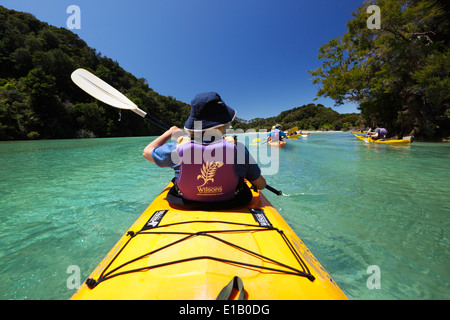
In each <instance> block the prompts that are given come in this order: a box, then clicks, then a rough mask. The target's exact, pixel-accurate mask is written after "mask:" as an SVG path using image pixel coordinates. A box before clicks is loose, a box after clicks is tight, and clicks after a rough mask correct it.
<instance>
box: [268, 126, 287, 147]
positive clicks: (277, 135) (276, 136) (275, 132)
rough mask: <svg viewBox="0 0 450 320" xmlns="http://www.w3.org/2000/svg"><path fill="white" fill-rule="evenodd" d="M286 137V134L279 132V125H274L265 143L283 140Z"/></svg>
mask: <svg viewBox="0 0 450 320" xmlns="http://www.w3.org/2000/svg"><path fill="white" fill-rule="evenodd" d="M285 137H287V135H286V133H285V132H284V131H282V130H281V124H278V123H277V124H276V125H274V126H273V127H272V131H270V133H269V135H268V136H267V142H270V141H273V142H276V141H281V140H283V138H285Z"/></svg>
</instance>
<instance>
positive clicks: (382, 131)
mask: <svg viewBox="0 0 450 320" xmlns="http://www.w3.org/2000/svg"><path fill="white" fill-rule="evenodd" d="M378 135H379V136H380V138H386V136H387V131H386V129H385V128H381V129H380V132H379V133H378Z"/></svg>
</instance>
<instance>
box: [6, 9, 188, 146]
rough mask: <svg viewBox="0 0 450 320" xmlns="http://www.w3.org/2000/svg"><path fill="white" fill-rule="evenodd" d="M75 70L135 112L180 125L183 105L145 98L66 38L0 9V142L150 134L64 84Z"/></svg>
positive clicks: (131, 117) (108, 63)
mask: <svg viewBox="0 0 450 320" xmlns="http://www.w3.org/2000/svg"><path fill="white" fill-rule="evenodd" d="M79 67H82V68H86V69H88V70H90V71H92V72H94V73H95V74H96V75H97V76H99V77H101V78H102V79H104V80H105V81H106V82H108V83H110V84H111V85H112V86H114V87H116V88H117V89H118V90H119V91H121V92H123V93H125V94H126V95H127V96H128V97H129V98H130V99H131V100H133V101H134V102H135V103H136V104H137V105H138V106H139V107H140V108H141V109H143V110H144V111H147V112H150V113H151V114H152V115H153V116H154V117H156V118H158V119H160V120H161V121H163V122H165V123H168V124H170V125H178V126H181V125H183V124H184V122H185V120H186V119H187V116H188V114H189V105H187V104H186V103H183V102H180V101H177V100H176V99H174V98H173V97H170V96H169V97H165V96H162V95H159V94H158V93H156V92H155V91H153V90H152V89H151V88H150V87H149V86H148V84H147V82H146V80H145V79H137V78H136V77H134V76H133V75H132V74H131V73H129V72H126V71H125V70H124V69H122V68H121V67H120V66H119V63H118V62H116V61H113V60H112V59H110V58H108V57H104V56H102V55H101V54H100V53H98V52H97V51H96V50H95V49H93V48H90V47H89V46H87V45H86V43H85V42H84V41H83V40H82V39H80V38H79V37H78V36H77V35H76V34H74V33H73V32H71V31H69V30H67V29H64V28H56V27H53V26H50V25H48V24H46V23H43V22H41V21H39V20H37V19H36V18H34V17H33V16H32V15H31V14H27V13H21V12H16V11H13V10H8V9H6V8H4V7H2V6H0V140H15V139H53V138H84V137H115V136H139V135H155V134H159V133H161V130H160V129H159V128H158V127H155V126H154V125H152V124H151V123H148V122H146V121H142V119H141V118H140V117H139V116H137V115H136V114H134V113H133V112H126V111H124V112H122V113H119V110H118V109H114V108H111V107H108V106H105V105H104V104H102V103H100V102H98V101H97V100H95V99H93V98H91V97H90V96H88V95H87V94H85V93H84V92H83V91H81V90H80V89H79V88H78V87H76V86H75V85H74V84H73V83H72V81H71V78H70V74H71V73H72V71H74V70H75V69H77V68H79Z"/></svg>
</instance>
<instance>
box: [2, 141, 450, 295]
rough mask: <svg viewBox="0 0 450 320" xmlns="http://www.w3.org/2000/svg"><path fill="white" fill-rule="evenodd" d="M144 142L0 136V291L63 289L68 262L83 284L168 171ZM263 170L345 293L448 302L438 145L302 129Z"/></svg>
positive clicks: (445, 199)
mask: <svg viewBox="0 0 450 320" xmlns="http://www.w3.org/2000/svg"><path fill="white" fill-rule="evenodd" d="M153 138H154V137H153ZM153 138H152V137H140V138H117V139H90V140H53V141H30V142H0V232H1V238H0V299H68V298H70V297H71V295H72V294H73V293H74V291H75V290H74V289H69V288H68V287H67V279H68V278H69V277H70V276H71V275H72V273H71V272H69V273H68V272H67V271H68V267H70V266H78V267H79V268H80V271H81V281H84V279H85V278H86V277H87V276H88V275H89V273H90V272H91V271H92V270H93V269H94V268H95V266H96V265H97V264H98V263H99V262H100V260H101V259H102V258H103V257H104V256H105V255H106V253H107V252H108V251H109V250H110V249H111V248H112V247H113V245H114V244H115V243H116V242H117V240H118V239H119V238H120V237H121V236H122V235H123V234H124V233H125V232H126V231H127V228H128V227H129V226H130V225H131V224H132V223H133V222H134V221H135V220H136V219H137V218H138V217H139V215H140V214H141V213H142V211H144V210H145V208H146V207H147V206H148V205H149V203H150V202H151V201H152V200H153V199H154V198H155V197H156V196H157V195H158V194H159V193H160V191H161V190H162V189H163V187H164V186H165V185H166V184H167V183H168V182H169V180H170V179H171V178H172V175H173V173H172V171H171V169H159V168H157V167H156V166H155V165H153V164H151V163H149V162H148V161H146V160H144V159H143V158H142V150H143V149H144V147H145V146H146V145H147V144H148V143H149V141H150V140H152V139H153ZM243 138H244V137H242V136H241V137H240V139H241V140H245V139H243ZM251 140H252V139H251V138H250V139H248V138H247V140H246V141H247V143H248V142H249V141H250V142H251ZM266 178H267V181H268V183H269V184H270V185H272V186H273V187H275V188H278V189H281V190H282V191H283V192H284V193H285V194H288V195H289V196H287V197H277V196H275V195H274V194H272V193H270V192H268V191H264V194H265V195H266V196H267V197H268V198H269V200H270V201H271V202H272V204H273V205H274V206H275V208H276V209H277V210H279V212H280V213H281V214H282V215H283V217H284V218H285V220H286V221H287V222H288V223H289V224H290V225H291V227H292V228H293V229H294V230H295V231H296V233H297V234H298V236H299V237H300V238H301V239H302V240H303V241H304V242H305V244H306V245H307V246H308V247H309V249H310V250H311V251H312V252H313V254H314V255H315V257H316V258H317V259H318V260H319V261H320V262H321V264H322V265H323V266H324V268H325V269H326V270H327V271H328V273H330V275H331V276H332V277H333V279H334V280H335V281H336V282H337V283H338V285H339V286H340V287H341V288H342V290H343V291H344V292H345V294H346V295H347V296H348V297H349V298H350V299H450V248H449V246H450V241H449V231H450V199H449V190H450V144H449V143H447V144H444V143H423V142H414V143H413V144H412V145H411V146H389V145H374V144H366V143H364V142H363V141H360V140H357V139H356V138H355V137H354V136H353V135H352V134H350V133H312V134H311V135H310V136H309V137H308V138H300V139H299V140H290V141H288V146H287V147H286V148H285V149H283V150H281V151H280V164H279V169H278V173H277V174H276V175H273V176H266ZM371 266H372V267H371ZM373 266H376V267H375V269H374V267H373ZM377 268H378V269H377ZM373 270H379V273H373ZM69 271H70V270H69ZM376 275H379V276H380V277H379V285H380V288H379V289H376V288H375V289H369V288H368V285H367V284H368V283H369V287H371V285H373V284H377V282H376V281H375V280H374V277H373V276H376Z"/></svg>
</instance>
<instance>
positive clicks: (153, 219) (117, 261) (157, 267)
mask: <svg viewBox="0 0 450 320" xmlns="http://www.w3.org/2000/svg"><path fill="white" fill-rule="evenodd" d="M171 187H172V183H170V184H169V185H168V186H167V187H166V188H165V189H164V190H163V191H162V193H161V194H160V195H159V196H158V197H157V198H156V199H155V200H154V201H153V203H151V204H150V206H149V207H148V208H147V209H146V210H145V211H144V212H143V213H142V215H141V216H140V217H139V218H138V219H137V221H136V222H135V223H134V224H133V225H132V226H131V227H130V228H129V231H128V232H127V233H126V234H125V235H124V236H123V237H122V238H121V239H120V240H119V242H118V243H117V244H116V245H115V246H114V247H113V248H112V249H111V251H110V252H109V253H108V254H107V255H106V257H105V258H104V259H103V261H101V262H100V264H99V265H98V266H97V267H96V268H95V270H94V271H93V272H92V273H91V275H90V276H89V278H88V279H87V280H86V282H85V283H84V284H83V285H82V286H81V287H80V288H79V289H78V291H77V292H76V293H75V294H74V295H73V296H72V299H89V300H90V299H164V300H194V299H199V300H206V299H216V298H220V299H227V298H245V299H252V300H254V299H256V300H262V299H346V296H345V295H344V293H343V292H342V291H341V289H340V288H339V287H338V286H337V284H336V283H335V282H334V281H333V280H332V279H331V277H330V276H329V275H328V273H327V272H326V271H325V269H324V268H323V267H322V266H321V265H320V263H319V262H318V261H317V259H316V258H314V256H313V255H312V253H311V252H310V251H309V250H308V248H307V247H306V246H305V245H304V243H303V242H302V241H301V240H300V239H299V238H298V237H297V235H296V234H295V233H294V231H293V230H292V229H291V228H290V227H289V225H288V224H287V223H286V222H285V221H284V219H283V218H282V217H281V216H280V214H279V213H278V212H277V211H276V210H275V209H274V208H273V207H272V205H271V204H270V203H269V201H268V200H267V199H266V198H265V197H264V195H263V194H262V193H260V192H258V191H254V190H252V193H253V200H252V201H251V202H250V203H249V204H248V205H247V206H245V207H241V208H236V209H231V210H223V211H184V210H179V209H174V208H172V207H170V205H169V204H168V202H167V201H166V195H167V192H168V191H169V190H170V188H171ZM232 288H234V289H233V290H232ZM230 292H233V294H232V293H230ZM234 293H235V294H234Z"/></svg>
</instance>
